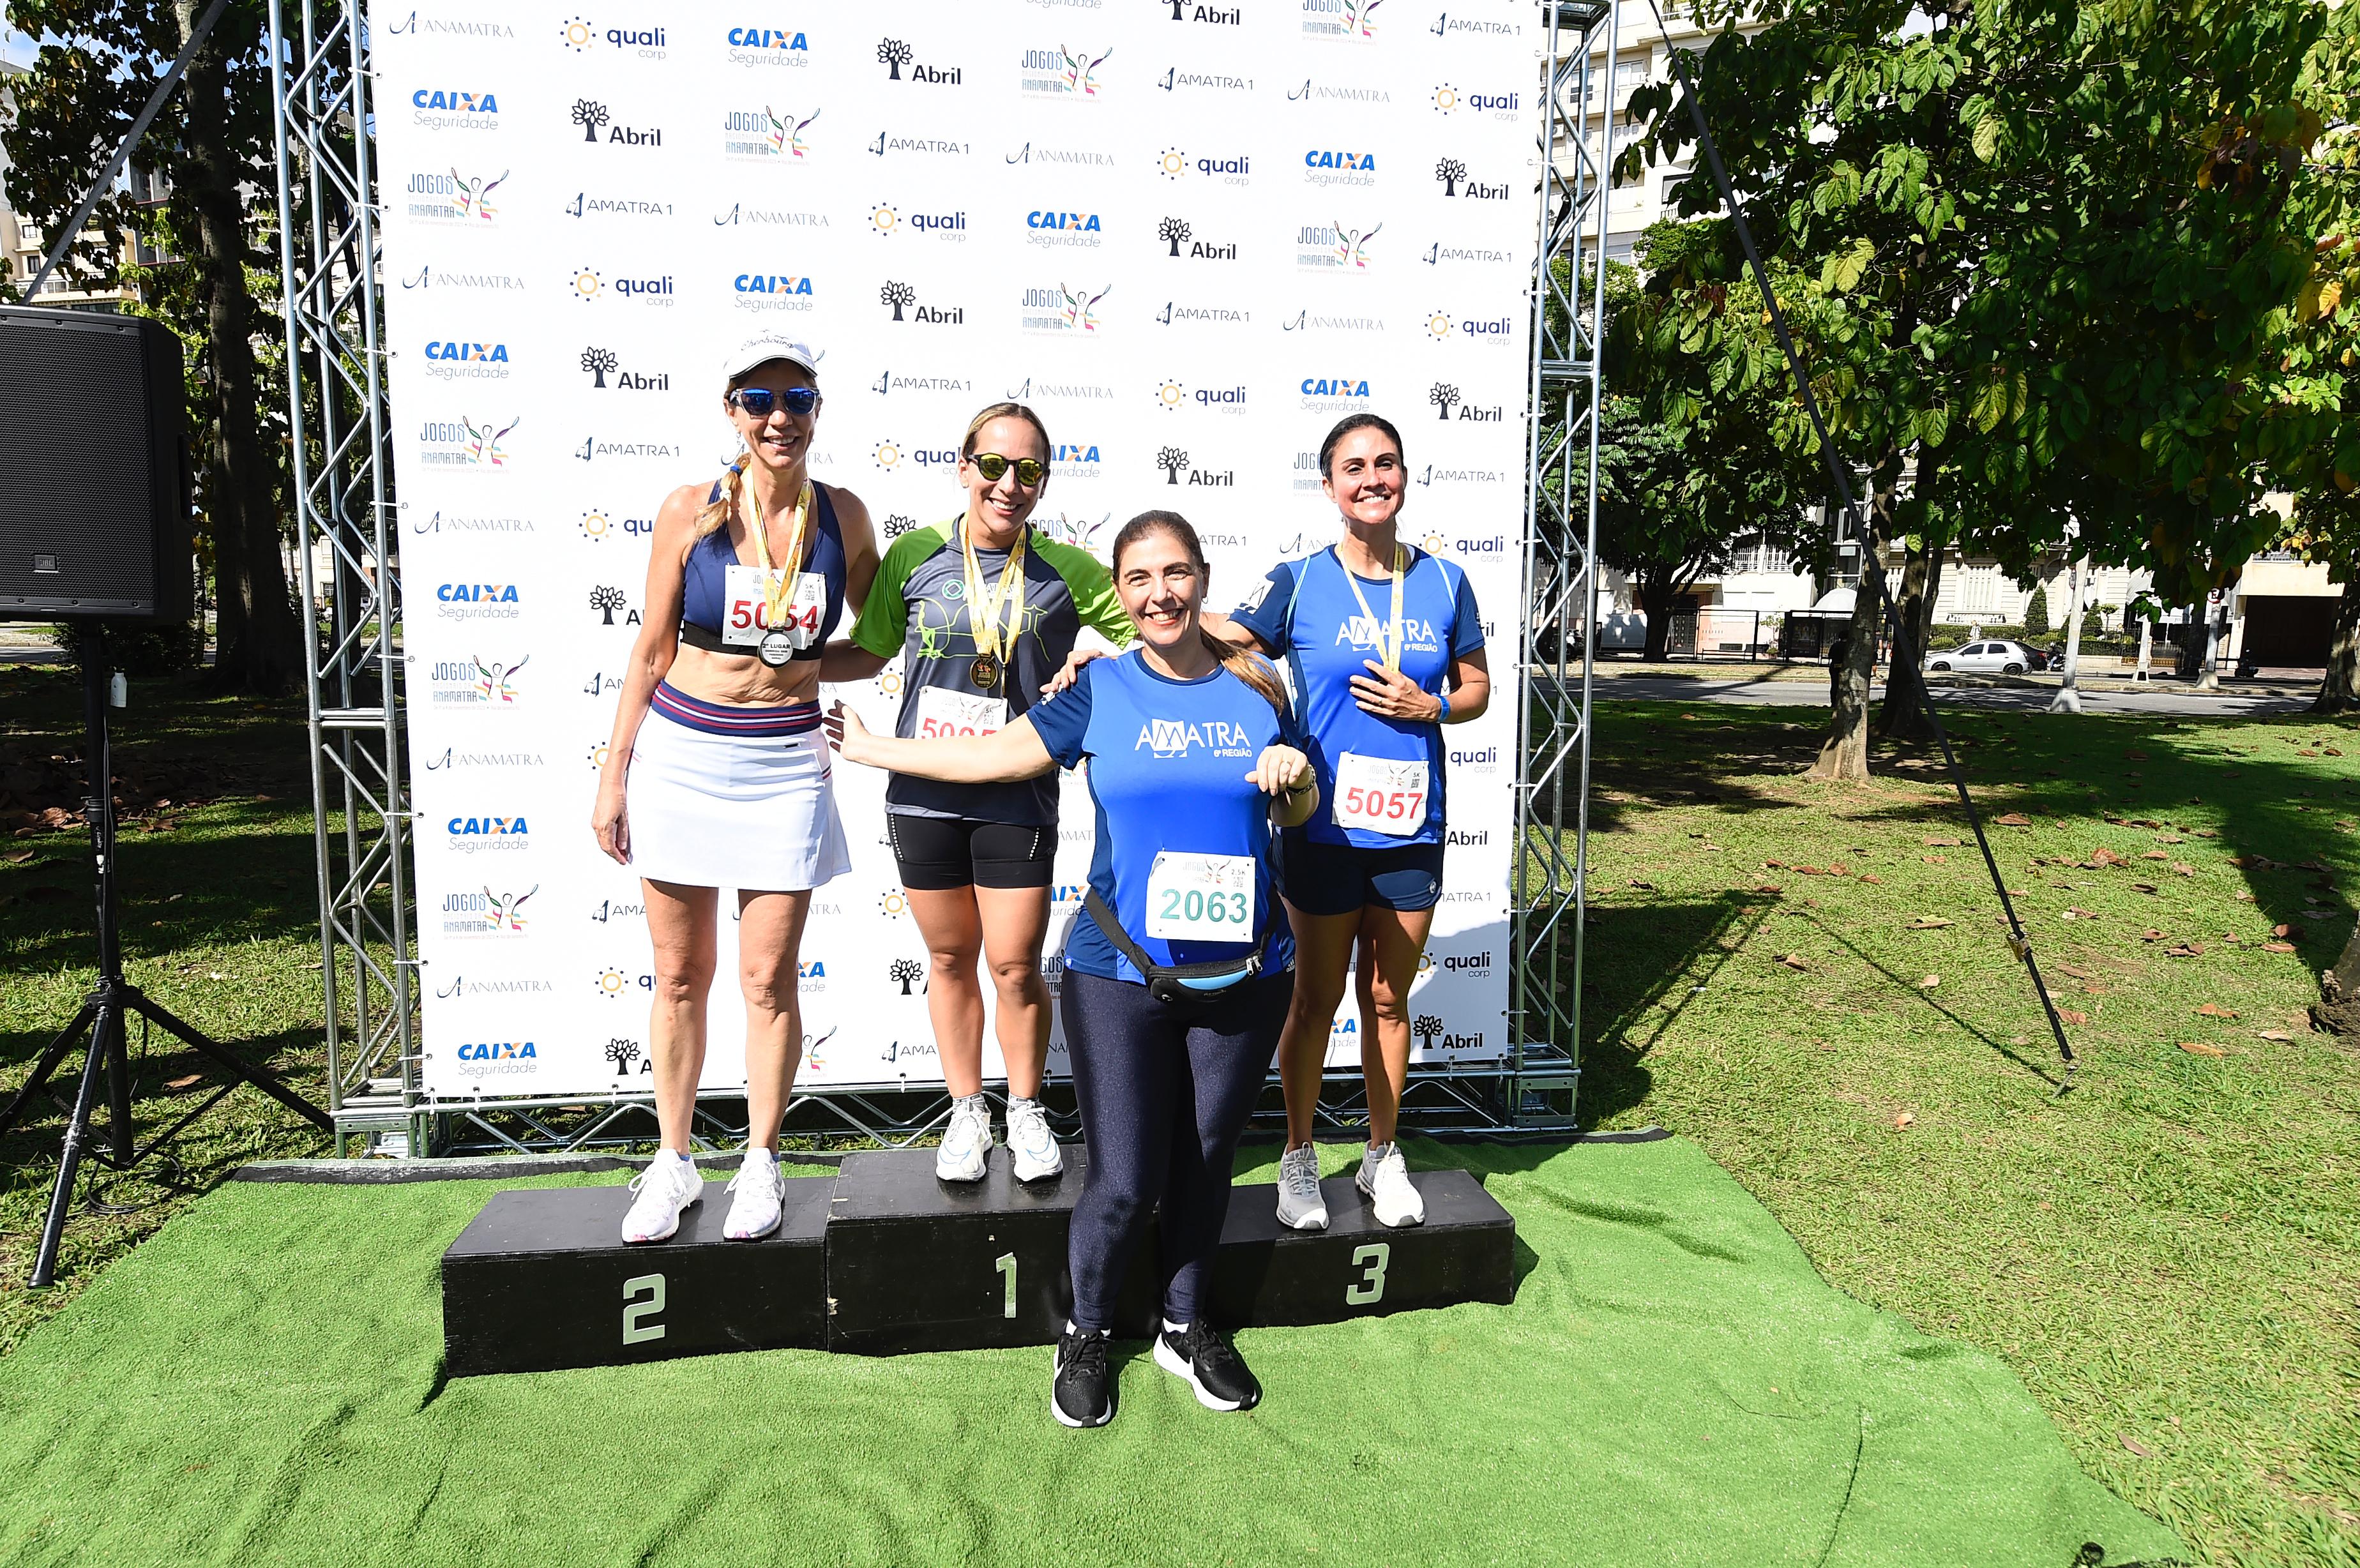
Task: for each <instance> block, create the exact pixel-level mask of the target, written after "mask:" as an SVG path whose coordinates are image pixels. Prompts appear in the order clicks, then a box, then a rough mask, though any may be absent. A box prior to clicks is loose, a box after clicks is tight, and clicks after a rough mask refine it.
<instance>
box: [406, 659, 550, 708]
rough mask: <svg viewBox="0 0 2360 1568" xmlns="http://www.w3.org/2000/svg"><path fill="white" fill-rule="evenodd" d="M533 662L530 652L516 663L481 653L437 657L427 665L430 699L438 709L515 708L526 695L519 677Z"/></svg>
mask: <svg viewBox="0 0 2360 1568" xmlns="http://www.w3.org/2000/svg"><path fill="white" fill-rule="evenodd" d="M531 662H532V655H530V654H527V655H525V656H524V657H523V658H522V659H518V660H517V661H516V662H515V663H514V664H506V663H503V662H501V661H500V660H498V659H485V658H484V657H483V656H482V655H480V654H474V655H470V656H469V657H467V658H465V659H435V660H433V661H432V662H430V663H429V664H428V665H427V667H426V682H427V686H428V689H429V691H430V692H431V696H430V698H429V701H430V702H432V705H433V706H435V707H438V708H508V709H513V708H515V707H516V705H517V700H518V698H519V697H520V696H522V695H523V688H522V686H521V684H520V683H519V681H518V679H517V678H518V676H519V675H521V674H522V673H523V672H524V667H525V666H526V665H528V664H530V663H531Z"/></svg>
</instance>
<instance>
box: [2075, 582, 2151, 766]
mask: <svg viewBox="0 0 2360 1568" xmlns="http://www.w3.org/2000/svg"><path fill="white" fill-rule="evenodd" d="M2067 608H2069V609H2070V608H2071V606H2070V605H2068V606H2067ZM2123 760H2124V761H2125V762H2145V761H2146V760H2147V753H2145V752H2143V751H2126V752H2125V753H2123Z"/></svg>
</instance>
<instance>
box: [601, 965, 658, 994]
mask: <svg viewBox="0 0 2360 1568" xmlns="http://www.w3.org/2000/svg"><path fill="white" fill-rule="evenodd" d="M590 988H591V989H592V990H594V991H595V992H597V993H598V995H600V996H604V997H606V1000H608V1001H610V1002H612V1001H617V1000H620V999H621V998H622V997H624V996H628V995H630V994H631V993H632V992H633V991H641V992H651V991H653V990H654V989H655V988H656V977H655V976H654V975H649V974H646V973H640V974H636V975H635V974H632V973H631V972H630V971H628V970H626V969H617V968H616V967H615V966H614V965H613V964H608V965H607V966H606V968H604V969H601V970H599V971H598V973H597V974H595V975H593V976H591V979H590Z"/></svg>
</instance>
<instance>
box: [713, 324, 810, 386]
mask: <svg viewBox="0 0 2360 1568" xmlns="http://www.w3.org/2000/svg"><path fill="white" fill-rule="evenodd" d="M774 359H783V360H785V361H786V362H787V363H788V364H789V365H802V366H803V368H804V369H805V370H807V371H809V372H811V378H812V383H813V385H814V386H816V385H818V382H819V355H817V354H814V353H813V352H812V351H811V346H810V345H809V344H807V343H797V342H796V341H795V340H794V339H792V338H791V337H788V336H786V335H785V334H784V333H782V332H761V333H759V334H757V335H756V336H753V337H750V338H748V339H747V340H746V341H745V342H744V343H739V344H738V345H737V347H736V348H734V349H731V350H730V351H729V354H728V357H727V359H726V360H724V361H723V363H722V366H721V378H722V379H723V380H724V381H735V380H737V378H738V377H739V376H743V375H745V374H746V373H747V372H748V371H751V370H757V369H759V368H760V367H761V366H763V365H768V364H770V361H772V360H774Z"/></svg>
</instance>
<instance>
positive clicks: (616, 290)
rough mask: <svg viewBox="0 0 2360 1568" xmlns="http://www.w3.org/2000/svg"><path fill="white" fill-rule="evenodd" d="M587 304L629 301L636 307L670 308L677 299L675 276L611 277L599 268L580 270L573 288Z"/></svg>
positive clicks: (576, 269) (577, 296) (575, 275)
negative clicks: (606, 301)
mask: <svg viewBox="0 0 2360 1568" xmlns="http://www.w3.org/2000/svg"><path fill="white" fill-rule="evenodd" d="M569 286H570V287H571V288H572V289H573V291H574V298H575V299H579V300H581V301H582V302H583V303H584V304H585V305H586V304H589V303H590V302H591V301H593V300H604V299H625V300H628V301H629V302H631V303H632V304H634V305H653V306H657V307H659V308H663V307H669V306H670V305H671V304H672V299H673V298H674V291H673V289H672V275H671V274H670V273H657V274H656V275H654V276H653V277H649V278H626V277H621V276H614V277H610V276H608V275H607V274H606V273H605V272H603V271H601V270H599V269H598V268H597V267H576V268H574V277H573V278H572V280H571V282H570V285H569Z"/></svg>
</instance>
